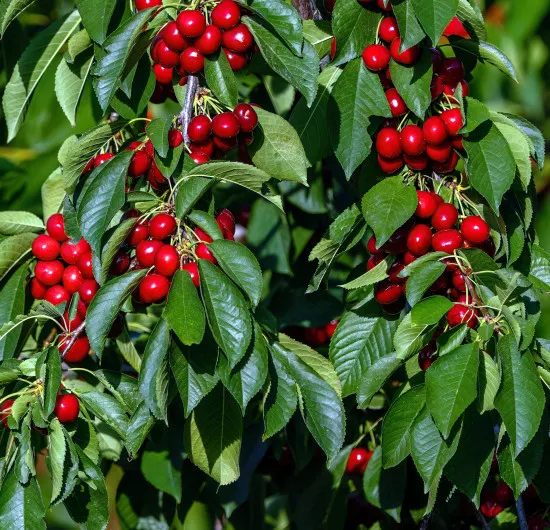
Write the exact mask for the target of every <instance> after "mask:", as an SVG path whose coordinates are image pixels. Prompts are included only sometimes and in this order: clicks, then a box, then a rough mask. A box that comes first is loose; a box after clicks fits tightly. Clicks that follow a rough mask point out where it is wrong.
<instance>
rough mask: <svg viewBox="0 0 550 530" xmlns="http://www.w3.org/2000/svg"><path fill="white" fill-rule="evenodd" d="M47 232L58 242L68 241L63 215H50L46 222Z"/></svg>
mask: <svg viewBox="0 0 550 530" xmlns="http://www.w3.org/2000/svg"><path fill="white" fill-rule="evenodd" d="M46 230H47V232H48V234H49V235H50V236H51V237H53V238H54V239H55V240H56V241H59V242H63V241H65V240H66V239H67V234H66V233H65V221H64V220H63V214H60V213H54V214H53V215H50V217H49V218H48V220H47V221H46Z"/></svg>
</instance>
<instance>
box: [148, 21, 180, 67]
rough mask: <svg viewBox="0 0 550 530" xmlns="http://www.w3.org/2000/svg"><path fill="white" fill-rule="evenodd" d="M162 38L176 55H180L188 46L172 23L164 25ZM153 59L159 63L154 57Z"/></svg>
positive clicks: (175, 25)
mask: <svg viewBox="0 0 550 530" xmlns="http://www.w3.org/2000/svg"><path fill="white" fill-rule="evenodd" d="M162 38H163V39H164V42H166V45H167V46H168V47H169V48H170V49H172V50H174V51H175V52H178V53H181V52H182V51H183V50H185V48H187V46H189V41H188V40H187V39H186V38H185V37H184V36H183V35H182V34H181V33H180V32H179V30H178V26H177V24H176V23H175V22H174V21H171V22H168V24H166V26H165V28H164V29H163V30H162ZM153 59H154V60H156V61H158V62H160V61H159V60H158V59H155V58H154V57H153Z"/></svg>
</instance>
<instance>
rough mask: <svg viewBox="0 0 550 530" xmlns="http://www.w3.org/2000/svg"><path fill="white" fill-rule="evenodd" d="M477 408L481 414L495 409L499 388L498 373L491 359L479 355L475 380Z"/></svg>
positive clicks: (484, 355) (484, 354)
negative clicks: (477, 399) (477, 372)
mask: <svg viewBox="0 0 550 530" xmlns="http://www.w3.org/2000/svg"><path fill="white" fill-rule="evenodd" d="M477 384H478V398H479V408H480V411H481V413H484V412H487V411H489V410H493V409H494V408H495V397H496V395H497V392H498V389H499V387H500V372H499V370H498V366H497V364H496V363H495V361H493V358H492V357H491V356H490V355H488V354H486V353H483V352H482V353H481V360H480V363H479V374H478V379H477Z"/></svg>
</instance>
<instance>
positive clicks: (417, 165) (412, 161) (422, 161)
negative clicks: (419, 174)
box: [403, 153, 430, 171]
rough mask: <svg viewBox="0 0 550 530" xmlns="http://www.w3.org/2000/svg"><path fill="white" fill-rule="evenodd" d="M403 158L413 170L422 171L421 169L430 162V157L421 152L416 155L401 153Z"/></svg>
mask: <svg viewBox="0 0 550 530" xmlns="http://www.w3.org/2000/svg"><path fill="white" fill-rule="evenodd" d="M403 159H404V160H405V164H407V166H409V169H412V170H413V171H422V170H423V169H426V168H427V167H428V164H429V163H430V159H429V158H428V155H427V154H426V153H422V154H421V155H417V156H412V155H407V154H405V155H403Z"/></svg>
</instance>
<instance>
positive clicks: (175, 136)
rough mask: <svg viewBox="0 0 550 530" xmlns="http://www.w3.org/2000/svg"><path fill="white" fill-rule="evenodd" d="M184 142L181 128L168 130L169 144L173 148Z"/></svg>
mask: <svg viewBox="0 0 550 530" xmlns="http://www.w3.org/2000/svg"><path fill="white" fill-rule="evenodd" d="M182 143H183V134H182V133H181V131H180V130H179V129H170V130H169V131H168V145H169V146H170V148H171V149H175V148H176V147H179V146H180V145H181V144H182Z"/></svg>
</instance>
